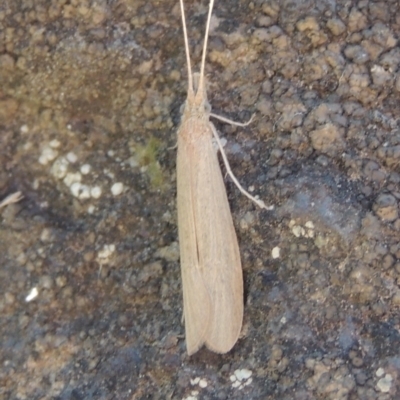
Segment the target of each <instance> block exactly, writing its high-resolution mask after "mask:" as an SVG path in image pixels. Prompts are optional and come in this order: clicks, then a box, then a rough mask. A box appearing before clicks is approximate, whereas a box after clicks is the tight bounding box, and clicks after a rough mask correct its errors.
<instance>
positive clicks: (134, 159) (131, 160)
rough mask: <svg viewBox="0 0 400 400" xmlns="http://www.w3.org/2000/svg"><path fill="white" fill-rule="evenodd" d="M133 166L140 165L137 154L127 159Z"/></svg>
mask: <svg viewBox="0 0 400 400" xmlns="http://www.w3.org/2000/svg"><path fill="white" fill-rule="evenodd" d="M125 162H126V163H127V164H128V165H129V166H130V167H131V168H136V167H138V166H139V165H140V163H139V161H138V159H137V158H136V157H135V156H132V157H129V158H128V159H127V160H126V161H125Z"/></svg>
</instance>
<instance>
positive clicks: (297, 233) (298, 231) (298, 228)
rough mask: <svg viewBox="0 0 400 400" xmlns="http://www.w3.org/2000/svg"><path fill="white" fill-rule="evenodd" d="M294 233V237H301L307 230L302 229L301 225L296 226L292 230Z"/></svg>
mask: <svg viewBox="0 0 400 400" xmlns="http://www.w3.org/2000/svg"><path fill="white" fill-rule="evenodd" d="M292 233H293V235H294V236H296V237H300V236H304V234H305V230H304V228H303V227H301V226H300V225H295V226H294V227H293V228H292Z"/></svg>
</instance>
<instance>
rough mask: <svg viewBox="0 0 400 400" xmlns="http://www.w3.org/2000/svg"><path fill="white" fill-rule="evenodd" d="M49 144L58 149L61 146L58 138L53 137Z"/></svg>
mask: <svg viewBox="0 0 400 400" xmlns="http://www.w3.org/2000/svg"><path fill="white" fill-rule="evenodd" d="M49 146H50V147H52V148H53V149H58V148H59V147H60V146H61V142H60V141H59V140H57V139H53V140H52V141H51V142H50V143H49Z"/></svg>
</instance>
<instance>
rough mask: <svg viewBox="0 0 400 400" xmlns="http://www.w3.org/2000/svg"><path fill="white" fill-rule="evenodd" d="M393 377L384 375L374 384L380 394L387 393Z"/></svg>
mask: <svg viewBox="0 0 400 400" xmlns="http://www.w3.org/2000/svg"><path fill="white" fill-rule="evenodd" d="M392 382H393V377H392V375H390V374H386V375H385V376H384V377H383V378H381V379H379V381H378V383H377V384H376V386H377V388H378V390H379V391H381V392H382V393H389V392H390V389H391V387H392Z"/></svg>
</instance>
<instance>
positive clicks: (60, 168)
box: [50, 157, 69, 179]
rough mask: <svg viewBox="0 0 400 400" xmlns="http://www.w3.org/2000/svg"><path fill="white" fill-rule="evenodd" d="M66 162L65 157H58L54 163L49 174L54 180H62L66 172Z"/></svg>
mask: <svg viewBox="0 0 400 400" xmlns="http://www.w3.org/2000/svg"><path fill="white" fill-rule="evenodd" d="M68 165H69V163H68V161H67V159H66V158H65V157H59V158H57V160H56V161H54V163H53V165H52V167H51V169H50V173H51V174H52V175H53V176H54V177H55V178H56V179H63V178H64V177H65V175H66V174H67V172H68Z"/></svg>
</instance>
